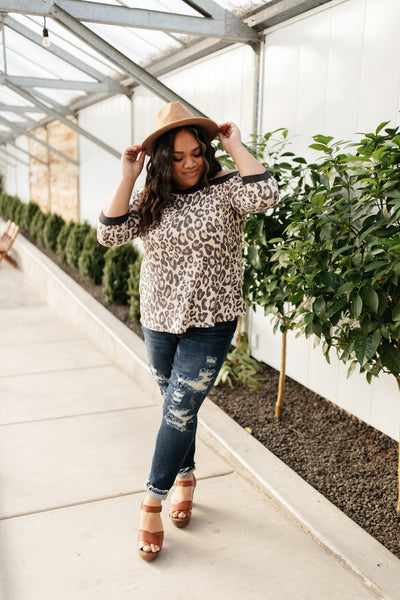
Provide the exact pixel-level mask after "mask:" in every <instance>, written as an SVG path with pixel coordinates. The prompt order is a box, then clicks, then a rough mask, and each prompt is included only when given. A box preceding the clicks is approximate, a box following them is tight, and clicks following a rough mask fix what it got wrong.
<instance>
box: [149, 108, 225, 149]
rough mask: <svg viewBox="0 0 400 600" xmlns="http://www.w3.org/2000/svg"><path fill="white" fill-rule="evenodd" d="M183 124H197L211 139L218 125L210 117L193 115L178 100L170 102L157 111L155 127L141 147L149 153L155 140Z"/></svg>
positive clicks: (215, 133) (216, 131)
mask: <svg viewBox="0 0 400 600" xmlns="http://www.w3.org/2000/svg"><path fill="white" fill-rule="evenodd" d="M185 125H197V126H198V127H201V128H202V129H203V130H204V131H205V133H206V135H207V136H208V138H209V139H210V141H211V140H213V139H214V138H215V136H216V135H217V133H218V125H217V124H216V123H215V122H214V121H212V120H211V119H207V118H205V117H195V116H194V115H192V113H191V112H190V111H188V109H187V108H185V107H184V106H183V104H181V103H180V102H170V103H169V104H166V105H165V106H163V107H162V108H161V109H160V110H159V111H158V113H157V117H156V129H155V131H154V132H153V133H152V134H151V135H149V136H148V137H147V138H146V139H145V140H144V142H142V149H143V150H145V152H146V154H149V155H150V154H151V151H152V149H153V144H154V142H155V140H156V139H157V138H158V137H160V135H163V133H166V132H167V131H170V129H175V128H176V127H183V126H185Z"/></svg>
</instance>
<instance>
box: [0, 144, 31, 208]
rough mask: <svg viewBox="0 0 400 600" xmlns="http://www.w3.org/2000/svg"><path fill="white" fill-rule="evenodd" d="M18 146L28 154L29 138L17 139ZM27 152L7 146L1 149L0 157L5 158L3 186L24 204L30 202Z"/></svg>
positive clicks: (2, 170)
mask: <svg viewBox="0 0 400 600" xmlns="http://www.w3.org/2000/svg"><path fill="white" fill-rule="evenodd" d="M16 146H19V147H20V148H22V150H25V152H27V151H28V138H26V137H25V136H21V137H19V138H17V140H16ZM4 150H5V152H6V153H7V154H6V153H5V152H4ZM25 152H21V151H19V150H18V149H17V148H16V147H15V146H13V145H10V144H7V145H6V146H5V147H4V148H3V149H0V157H3V159H2V160H1V161H0V165H1V172H2V174H3V186H4V189H5V190H6V191H7V193H8V194H10V195H11V196H14V195H15V196H18V197H19V198H20V199H21V200H22V201H23V202H29V156H28V155H27V154H25ZM3 161H4V162H3Z"/></svg>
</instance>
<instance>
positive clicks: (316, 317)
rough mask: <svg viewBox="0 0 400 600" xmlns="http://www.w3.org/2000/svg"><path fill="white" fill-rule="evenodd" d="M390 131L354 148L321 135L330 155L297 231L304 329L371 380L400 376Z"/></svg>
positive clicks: (399, 234) (397, 197)
mask: <svg viewBox="0 0 400 600" xmlns="http://www.w3.org/2000/svg"><path fill="white" fill-rule="evenodd" d="M386 125H387V123H382V124H381V125H380V126H379V127H378V128H377V130H376V131H375V132H374V133H368V134H366V135H365V136H364V137H363V138H362V139H361V141H360V142H358V143H356V144H352V145H351V146H350V145H349V144H347V145H346V144H344V143H342V142H339V143H335V142H333V141H332V138H327V137H324V136H315V138H314V140H315V141H316V143H315V144H313V145H312V147H313V148H314V149H317V150H319V151H320V152H322V154H323V156H322V159H321V160H320V162H319V164H318V167H317V166H314V167H313V179H314V181H315V184H314V186H312V187H311V186H310V187H309V188H308V189H307V190H306V192H307V193H306V195H305V197H304V198H303V199H302V201H301V202H300V203H299V205H298V210H299V214H301V215H302V217H301V218H299V219H297V220H294V222H293V223H292V224H291V226H290V229H291V238H292V239H291V245H292V247H293V244H295V245H296V260H295V264H294V265H293V267H294V268H296V269H297V270H301V271H302V272H303V273H304V276H305V281H306V289H305V291H306V295H307V298H306V299H305V301H304V304H303V307H302V316H301V319H300V321H299V323H298V326H299V328H300V329H301V330H302V331H304V333H305V334H306V335H311V334H314V335H316V336H317V337H318V338H320V339H322V340H323V341H324V353H325V356H326V358H327V360H329V350H330V349H331V348H335V349H336V350H337V353H338V356H339V359H340V360H342V361H344V362H346V363H349V374H351V373H352V372H353V371H354V369H355V368H356V367H357V366H359V368H360V371H361V372H365V373H366V376H367V379H368V381H371V379H372V377H373V376H378V375H379V373H380V372H382V371H385V372H389V373H392V374H393V375H394V376H395V377H396V379H398V380H399V373H400V341H399V338H400V292H399V289H400V288H399V279H400V133H399V128H396V129H392V128H387V129H384V128H385V126H386ZM382 130H384V131H382ZM350 148H351V150H352V152H349V149H350Z"/></svg>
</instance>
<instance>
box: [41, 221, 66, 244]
mask: <svg viewBox="0 0 400 600" xmlns="http://www.w3.org/2000/svg"><path fill="white" fill-rule="evenodd" d="M64 224H65V221H64V219H63V218H62V217H60V215H57V213H53V214H51V215H49V217H48V219H47V221H46V225H45V227H44V232H43V240H44V245H45V246H46V248H49V250H53V252H55V251H56V250H57V238H58V235H59V233H60V231H61V229H62V227H63V225H64Z"/></svg>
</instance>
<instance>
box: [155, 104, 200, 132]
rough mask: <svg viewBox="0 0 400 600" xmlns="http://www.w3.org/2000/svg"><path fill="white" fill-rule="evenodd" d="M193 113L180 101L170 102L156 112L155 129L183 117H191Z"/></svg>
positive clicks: (180, 119)
mask: <svg viewBox="0 0 400 600" xmlns="http://www.w3.org/2000/svg"><path fill="white" fill-rule="evenodd" d="M193 117H194V115H193V114H192V113H191V112H189V111H188V110H187V108H185V107H184V106H183V104H181V103H180V102H170V103H169V104H166V105H165V106H163V107H162V108H161V109H160V110H159V111H158V113H157V117H156V129H161V127H166V126H168V125H171V124H172V123H176V122H177V121H182V120H183V119H193Z"/></svg>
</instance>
